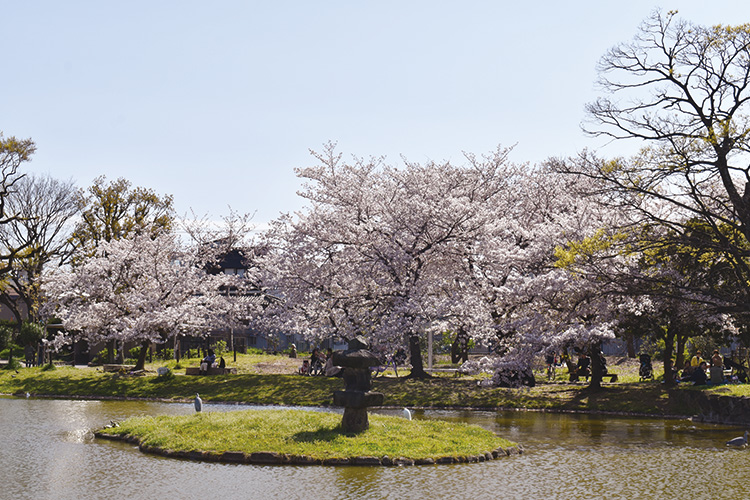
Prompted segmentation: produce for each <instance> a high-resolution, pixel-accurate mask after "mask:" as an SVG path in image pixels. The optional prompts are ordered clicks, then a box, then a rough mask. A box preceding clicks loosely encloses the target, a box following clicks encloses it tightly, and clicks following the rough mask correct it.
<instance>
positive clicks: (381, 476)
mask: <svg viewBox="0 0 750 500" xmlns="http://www.w3.org/2000/svg"><path fill="white" fill-rule="evenodd" d="M237 408H244V407H238V406H234V405H232V406H228V405H227V406H219V405H209V406H208V407H207V410H210V411H228V410H232V409H237ZM192 411H193V409H192V405H187V404H167V403H150V402H133V401H67V400H41V399H40V400H37V399H33V398H32V399H17V398H0V422H2V427H0V458H1V460H0V464H1V466H0V487H1V488H2V494H0V498H3V499H35V500H40V499H55V500H60V499H76V500H78V499H113V498H122V499H128V500H132V499H170V498H178V499H199V498H200V499H207V498H210V499H229V500H231V499H249V498H258V499H275V498H279V499H281V498H283V499H297V498H299V499H305V500H315V499H350V498H351V499H385V498H388V499H400V498H420V499H441V498H457V497H469V498H471V497H473V498H507V499H515V498H523V499H535V498H579V499H585V498H636V497H637V498H640V499H650V498H709V497H712V496H714V494H716V495H719V494H720V495H721V497H724V498H750V484H749V483H748V478H750V450H735V449H727V447H726V446H725V444H724V443H725V442H726V441H727V440H728V439H730V438H732V437H734V436H737V435H740V434H741V433H742V429H736V428H729V427H723V426H711V425H704V424H697V423H693V422H690V421H686V420H653V419H629V418H612V417H596V416H587V415H567V414H548V413H532V412H488V411H415V412H414V414H415V418H437V419H445V420H460V421H466V422H471V423H474V424H477V425H480V426H482V427H485V428H488V429H491V430H493V431H494V432H497V433H498V434H500V435H501V436H503V437H506V438H508V439H511V440H513V441H516V442H519V443H521V444H523V445H524V447H525V449H526V452H525V453H524V454H523V455H521V456H515V457H509V458H503V459H499V460H495V461H492V462H485V463H475V464H456V465H439V466H421V467H401V468H388V467H376V468H367V467H320V466H307V467H305V466H254V465H226V464H216V463H200V462H191V461H186V460H175V459H168V458H161V457H156V456H151V455H146V454H143V453H141V452H139V451H138V449H137V448H136V447H134V446H133V445H128V444H124V443H117V442H110V441H101V440H95V439H94V438H93V436H92V434H91V429H96V428H100V427H102V426H104V425H106V424H107V423H109V422H110V420H123V419H125V418H127V417H129V416H134V415H157V414H185V413H191V412H192ZM384 413H387V411H384Z"/></svg>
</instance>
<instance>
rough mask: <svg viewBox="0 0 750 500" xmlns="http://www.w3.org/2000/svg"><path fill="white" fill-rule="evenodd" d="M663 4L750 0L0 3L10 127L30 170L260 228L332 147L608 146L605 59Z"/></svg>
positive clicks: (719, 15) (712, 18) (2, 123)
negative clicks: (109, 182) (601, 82)
mask: <svg viewBox="0 0 750 500" xmlns="http://www.w3.org/2000/svg"><path fill="white" fill-rule="evenodd" d="M657 6H659V7H662V8H663V9H664V10H670V9H677V10H679V13H680V14H679V15H680V16H681V17H683V18H685V19H688V20H690V21H693V22H696V23H699V24H705V25H712V24H719V23H721V24H741V23H745V22H750V3H748V2H747V1H746V0H721V1H714V2H707V1H705V0H694V1H693V0H690V1H677V0H676V1H672V2H666V1H661V0H656V1H641V0H629V1H627V2H612V1H601V0H599V1H586V2H583V1H578V2H577V1H573V0H571V1H568V2H560V1H533V0H531V1H526V2H515V1H514V2H510V1H500V0H496V1H490V0H486V1H472V0H461V1H451V2H448V1H439V0H429V1H409V0H398V1H390V0H386V1H374V0H372V1H356V0H341V1H325V0H318V1H313V0H300V1H284V0H276V1H264V2H258V1H249V0H248V1H222V0H215V1H213V2H205V1H202V2H196V1H190V0H179V1H158V0H147V1H140V0H136V1H128V2H106V1H104V2H103V1H98V0H91V1H77V0H68V1H58V0H54V1H53V0H49V1H41V0H40V1H36V0H29V1H14V0H0V7H2V9H0V12H2V19H3V21H2V29H0V47H2V65H1V66H0V67H2V77H0V91H1V92H0V96H1V97H0V98H1V99H2V107H1V108H0V110H1V111H0V131H2V132H3V133H4V134H5V135H6V136H10V135H15V136H17V137H24V138H26V137H31V138H32V139H34V140H35V141H36V143H37V147H38V152H37V154H36V155H35V157H34V159H33V161H32V162H31V163H29V164H28V167H27V170H28V171H31V172H37V173H50V174H51V175H53V176H54V177H57V178H61V179H71V178H72V179H73V180H75V181H76V183H77V184H78V185H79V186H81V187H86V186H88V185H90V184H91V181H92V180H93V179H94V177H96V176H98V175H101V174H104V175H106V176H107V177H108V178H110V179H115V178H118V177H125V178H127V179H129V180H130V181H131V182H133V184H134V185H137V186H144V187H148V188H151V189H154V190H155V191H156V192H157V193H160V194H172V195H173V196H174V198H175V205H176V208H177V210H178V212H179V213H180V214H183V213H186V212H187V211H188V210H189V209H190V208H192V209H193V210H194V211H195V212H196V213H197V214H198V215H204V214H209V215H211V216H213V217H218V216H220V215H223V214H226V213H227V212H228V208H227V207H228V206H231V207H232V208H233V209H235V210H237V211H239V212H254V211H257V215H256V218H255V221H256V222H257V223H263V222H265V221H268V220H271V219H273V218H275V217H277V216H278V214H279V213H280V212H287V211H294V210H297V209H299V208H300V207H301V205H302V200H300V199H299V198H298V197H297V196H296V194H295V193H296V190H297V189H298V187H299V183H298V181H297V179H296V177H295V175H294V171H293V169H294V167H301V166H308V165H311V164H313V161H312V158H311V157H310V156H309V152H308V150H309V149H320V148H321V145H322V144H323V143H324V142H327V141H335V142H338V144H339V150H340V151H341V152H343V153H345V154H346V155H347V156H349V155H352V154H354V155H357V156H363V157H368V156H380V155H385V156H386V157H387V159H388V160H389V162H391V163H394V164H398V163H400V162H401V160H400V157H401V155H404V156H405V157H407V158H408V159H409V160H411V161H417V162H423V161H426V160H429V159H433V160H446V159H448V160H454V161H459V162H460V161H461V160H462V153H461V152H462V151H469V152H472V153H476V154H481V153H486V152H488V151H491V150H493V149H495V148H496V147H497V146H498V145H499V144H500V145H503V146H509V145H512V144H517V147H516V149H515V151H514V153H513V156H512V160H514V161H516V162H519V163H521V162H531V163H535V162H539V161H542V160H544V159H545V158H547V157H549V156H562V155H570V154H574V153H575V152H577V151H578V150H580V149H582V148H584V147H590V148H595V147H598V146H599V145H600V144H597V142H596V141H594V140H593V139H591V138H588V137H586V136H584V135H583V133H582V132H581V131H580V123H581V121H582V120H583V118H584V111H583V109H584V105H585V104H586V103H587V102H589V101H591V100H592V99H593V98H594V96H595V88H594V81H595V78H596V72H595V66H596V63H597V61H598V59H599V58H600V56H601V55H602V54H604V52H605V51H606V50H607V49H608V48H609V47H611V46H612V45H614V44H616V43H618V42H622V41H627V40H630V39H631V38H632V37H633V35H635V33H636V28H637V26H638V25H639V23H640V22H641V21H642V20H643V19H644V18H646V17H647V16H648V15H649V14H650V12H651V11H652V10H653V9H654V8H655V7H657ZM607 151H608V150H606V149H605V150H603V152H604V153H605V154H606V153H607ZM613 154H614V153H613Z"/></svg>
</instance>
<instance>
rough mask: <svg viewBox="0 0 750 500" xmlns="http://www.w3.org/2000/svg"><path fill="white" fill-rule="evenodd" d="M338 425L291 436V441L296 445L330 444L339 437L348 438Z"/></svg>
mask: <svg viewBox="0 0 750 500" xmlns="http://www.w3.org/2000/svg"><path fill="white" fill-rule="evenodd" d="M348 435H349V434H347V433H345V432H344V431H343V430H342V429H341V426H340V425H337V426H336V427H322V428H320V429H318V430H315V431H303V432H298V433H296V434H293V435H292V438H291V439H292V441H295V442H298V443H315V442H330V441H334V440H336V439H338V438H339V437H341V436H348Z"/></svg>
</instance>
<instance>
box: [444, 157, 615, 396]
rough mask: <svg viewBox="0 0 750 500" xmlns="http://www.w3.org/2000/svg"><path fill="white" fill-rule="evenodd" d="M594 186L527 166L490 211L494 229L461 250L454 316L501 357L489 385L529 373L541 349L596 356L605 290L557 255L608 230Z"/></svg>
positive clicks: (606, 317) (608, 218)
mask: <svg viewBox="0 0 750 500" xmlns="http://www.w3.org/2000/svg"><path fill="white" fill-rule="evenodd" d="M594 184H595V183H594V182H593V181H590V180H589V179H586V178H585V177H573V176H566V175H562V174H560V173H558V172H556V171H555V170H554V169H552V168H551V167H550V166H549V165H543V166H539V167H537V168H533V169H532V168H527V169H525V171H524V172H523V175H519V176H517V177H516V179H515V182H514V184H513V189H512V190H508V191H507V192H506V195H505V199H504V201H503V203H504V205H503V206H502V207H500V206H496V207H494V211H495V212H496V213H497V214H499V216H498V217H496V218H495V219H494V221H493V224H489V225H485V226H483V231H482V233H481V235H480V237H479V238H477V240H475V242H474V243H473V244H472V245H471V246H469V247H467V248H466V250H469V252H468V253H467V254H466V255H465V256H464V259H463V264H464V269H463V272H462V276H463V278H462V294H461V297H463V298H464V299H465V300H464V303H462V304H460V306H459V307H460V308H461V309H462V310H463V311H464V312H463V314H456V315H455V317H454V318H455V320H458V321H459V322H460V326H459V328H462V329H464V330H466V331H470V332H472V334H473V335H474V336H475V337H479V338H485V339H489V340H491V342H492V344H493V346H494V349H495V351H496V352H497V353H498V354H500V355H501V356H500V357H499V358H498V361H497V366H498V371H497V374H496V377H495V381H496V382H500V381H501V380H500V379H501V378H502V377H504V376H505V375H504V374H507V373H516V374H518V373H529V372H530V370H531V367H532V365H533V363H534V360H535V359H537V358H538V357H539V356H541V355H543V353H544V351H545V350H547V349H557V350H560V349H563V348H566V347H568V346H576V347H578V348H580V349H581V350H585V351H587V352H589V351H590V352H596V353H597V354H598V346H599V345H600V343H601V341H602V340H604V339H607V338H611V337H612V335H613V333H612V329H611V324H612V313H611V310H612V308H613V307H614V305H613V296H612V293H611V292H612V290H611V289H609V288H608V287H607V286H605V284H604V283H601V282H595V281H592V280H589V279H587V277H586V276H582V275H577V274H574V273H571V272H569V271H568V270H566V269H564V268H562V267H560V266H559V265H558V260H559V258H558V256H557V255H556V250H558V249H559V248H561V247H564V246H565V245H567V244H569V242H571V241H575V240H577V239H581V238H585V237H587V236H589V235H592V234H597V233H600V232H602V231H606V230H607V229H606V228H609V227H615V226H614V224H615V222H616V220H617V219H618V218H619V214H617V213H614V212H612V211H611V210H608V209H607V208H606V207H605V206H602V205H601V204H600V203H599V200H598V198H597V196H596V190H595V189H594V187H595V186H594ZM487 330H489V331H487ZM483 331H487V332H486V333H485V334H484V335H482V333H481V332H483ZM592 359H593V357H592ZM596 359H598V356H597V357H596ZM594 368H595V369H596V368H597V366H594ZM595 372H596V370H595ZM596 375H598V373H595V377H594V378H592V384H593V385H597V384H598V383H599V380H598V379H597V377H596ZM506 382H507V381H506Z"/></svg>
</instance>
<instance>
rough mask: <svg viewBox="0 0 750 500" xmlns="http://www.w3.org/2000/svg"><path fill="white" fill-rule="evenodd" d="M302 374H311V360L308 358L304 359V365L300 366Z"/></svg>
mask: <svg viewBox="0 0 750 500" xmlns="http://www.w3.org/2000/svg"><path fill="white" fill-rule="evenodd" d="M299 374H300V375H310V362H309V361H307V360H304V361H302V366H300V367H299Z"/></svg>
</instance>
